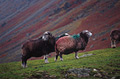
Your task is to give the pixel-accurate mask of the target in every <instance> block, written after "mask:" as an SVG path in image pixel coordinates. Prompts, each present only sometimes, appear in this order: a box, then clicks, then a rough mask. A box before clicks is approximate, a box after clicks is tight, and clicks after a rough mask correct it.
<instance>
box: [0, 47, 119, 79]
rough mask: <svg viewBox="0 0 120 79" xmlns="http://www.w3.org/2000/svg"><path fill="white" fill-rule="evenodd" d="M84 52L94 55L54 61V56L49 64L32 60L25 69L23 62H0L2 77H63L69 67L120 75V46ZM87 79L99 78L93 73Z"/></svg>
mask: <svg viewBox="0 0 120 79" xmlns="http://www.w3.org/2000/svg"><path fill="white" fill-rule="evenodd" d="M84 54H94V55H92V56H88V57H80V58H79V59H75V58H74V54H69V55H64V56H63V59H64V60H63V61H60V60H58V61H57V62H54V58H49V62H50V63H49V64H45V63H44V60H31V61H28V67H27V68H25V69H24V68H22V67H21V62H12V63H4V64H0V79H33V78H34V79H45V78H47V77H46V76H51V77H52V78H51V79H56V78H60V79H61V78H64V77H65V74H66V71H67V70H68V69H73V68H91V69H97V70H99V71H100V72H106V73H107V74H106V75H107V76H109V77H114V76H120V47H119V48H116V49H112V48H108V49H102V50H94V51H90V52H84V53H79V56H82V55H84ZM91 74H92V73H91ZM74 78H77V77H71V76H70V77H68V79H74ZM83 79H86V78H83ZM87 79H99V78H97V77H93V76H92V75H91V76H90V77H89V78H87Z"/></svg>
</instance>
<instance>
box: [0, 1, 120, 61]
mask: <svg viewBox="0 0 120 79" xmlns="http://www.w3.org/2000/svg"><path fill="white" fill-rule="evenodd" d="M86 29H87V30H89V31H91V32H92V33H93V36H92V37H91V38H90V41H89V44H88V45H87V48H86V50H87V51H88V50H89V51H91V50H96V49H104V48H110V32H111V31H112V30H114V29H120V0H0V63H8V62H14V61H20V59H21V46H22V45H23V43H25V42H26V41H27V40H28V39H36V38H38V37H40V36H41V35H42V34H43V33H44V32H45V31H50V32H51V33H52V34H53V35H54V36H58V35H60V34H63V33H65V32H67V33H69V34H77V33H80V32H81V31H83V30H86ZM119 46H120V43H119Z"/></svg>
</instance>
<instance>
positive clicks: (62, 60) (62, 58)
mask: <svg viewBox="0 0 120 79" xmlns="http://www.w3.org/2000/svg"><path fill="white" fill-rule="evenodd" d="M60 60H61V61H63V58H62V54H61V53H60Z"/></svg>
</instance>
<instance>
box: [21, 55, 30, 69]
mask: <svg viewBox="0 0 120 79" xmlns="http://www.w3.org/2000/svg"><path fill="white" fill-rule="evenodd" d="M28 58H30V57H27V56H22V67H23V68H26V67H27V59H28Z"/></svg>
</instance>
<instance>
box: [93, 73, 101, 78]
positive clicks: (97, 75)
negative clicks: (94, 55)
mask: <svg viewBox="0 0 120 79" xmlns="http://www.w3.org/2000/svg"><path fill="white" fill-rule="evenodd" d="M94 77H102V75H101V74H100V73H97V74H95V75H94Z"/></svg>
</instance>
